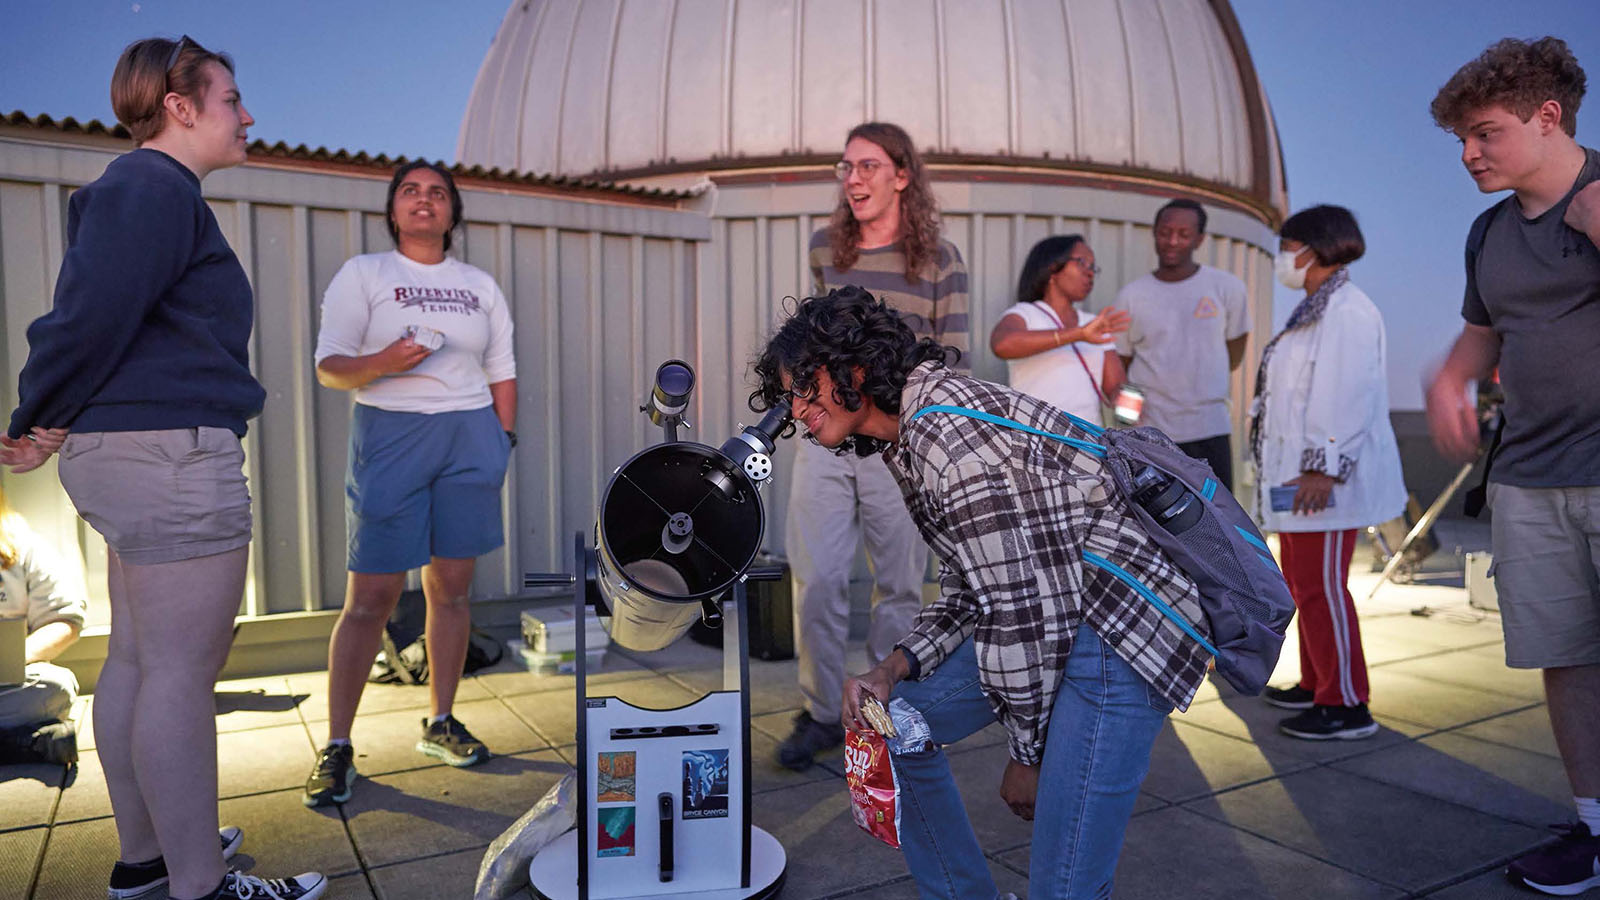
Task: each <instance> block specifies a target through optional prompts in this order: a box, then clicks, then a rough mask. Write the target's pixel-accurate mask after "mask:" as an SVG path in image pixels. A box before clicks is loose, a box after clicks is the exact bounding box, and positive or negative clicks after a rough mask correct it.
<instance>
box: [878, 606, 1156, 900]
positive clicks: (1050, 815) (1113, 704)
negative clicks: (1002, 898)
mask: <svg viewBox="0 0 1600 900" xmlns="http://www.w3.org/2000/svg"><path fill="white" fill-rule="evenodd" d="M895 696H897V697H901V698H903V699H904V700H905V701H906V702H907V703H910V704H911V705H912V706H914V707H916V708H917V709H918V710H919V711H921V713H922V715H923V717H924V718H926V719H927V720H928V727H929V728H930V730H931V731H932V732H933V741H934V749H930V750H927V751H923V752H920V753H910V754H906V755H904V756H896V757H893V762H894V767H895V773H896V774H897V775H898V776H899V783H900V802H901V804H902V806H901V812H900V847H901V850H902V851H903V852H904V853H905V857H906V866H907V867H908V868H910V870H911V876H912V878H913V879H915V880H916V882H917V889H918V891H919V892H920V893H921V895H922V896H923V898H925V900H989V898H993V897H996V896H997V895H998V891H997V889H996V888H995V884H994V880H993V879H992V878H991V877H990V876H989V864H988V861H987V860H986V859H985V858H984V855H983V849H982V848H981V847H979V846H978V839H977V837H976V836H975V835H974V834H973V832H972V825H971V823H970V822H968V821H967V816H966V810H965V808H964V807H963V806H962V804H961V794H960V792H959V791H958V790H957V789H956V783H955V779H954V778H953V777H951V775H950V764H949V761H948V760H947V759H946V758H945V755H944V751H943V750H941V749H937V746H938V745H940V744H952V743H955V742H956V741H959V740H961V739H962V738H964V737H966V736H967V735H969V734H972V733H973V732H975V731H978V730H979V729H981V728H983V727H985V726H987V725H989V724H990V723H991V722H994V721H995V715H994V711H993V710H991V709H990V708H989V701H988V700H987V699H985V698H984V696H983V692H982V691H981V690H980V689H979V686H978V660H977V656H976V655H975V654H974V652H973V647H972V641H971V640H970V639H969V640H968V641H967V642H966V643H965V644H962V645H961V647H960V649H958V650H957V651H956V652H955V653H953V654H951V655H950V657H949V658H948V659H946V660H945V661H944V664H943V665H941V666H939V668H938V669H936V670H934V672H933V673H932V674H931V675H929V676H928V677H927V678H926V679H924V680H922V681H907V682H903V683H901V684H900V685H899V686H898V687H897V688H895ZM1171 712H1172V704H1170V703H1168V702H1167V701H1166V700H1165V699H1164V698H1163V697H1162V696H1161V695H1160V694H1158V693H1157V692H1156V691H1155V690H1154V689H1153V688H1151V687H1150V685H1149V683H1148V682H1146V681H1145V680H1144V679H1143V678H1141V677H1139V675H1138V674H1136V673H1135V672H1134V671H1133V669H1132V668H1130V667H1129V666H1128V664H1127V663H1126V662H1124V661H1123V659H1122V657H1120V656H1118V655H1117V654H1116V653H1115V652H1114V651H1113V650H1112V649H1111V648H1110V647H1107V646H1106V645H1105V644H1104V643H1103V642H1102V641H1101V640H1100V636H1099V635H1097V634H1095V633H1094V631H1093V630H1092V629H1091V628H1089V627H1088V626H1087V625H1083V626H1080V627H1079V628H1078V633H1077V638H1076V641H1075V642H1074V644H1073V647H1072V653H1071V654H1070V655H1069V656H1068V657H1067V670H1066V672H1065V673H1064V675H1063V677H1062V680H1061V687H1060V689H1059V690H1058V691H1057V693H1056V700H1055V707H1054V710H1053V712H1052V713H1051V716H1050V728H1049V732H1048V735H1047V737H1046V741H1045V750H1044V759H1043V761H1042V762H1041V763H1040V767H1039V797H1041V798H1045V797H1048V798H1050V802H1048V803H1039V804H1038V805H1037V806H1035V808H1034V820H1033V854H1032V856H1033V862H1032V865H1031V867H1030V869H1029V872H1028V896H1029V897H1030V898H1032V900H1067V898H1080V897H1083V898H1088V897H1096V898H1098V897H1109V896H1111V878H1112V875H1113V874H1114V873H1115V872H1116V868H1117V856H1118V855H1119V854H1120V853H1121V852H1122V836H1123V833H1124V832H1125V831H1126V830H1127V827H1128V818H1129V817H1130V816H1132V815H1133V804H1134V801H1135V800H1136V799H1137V798H1138V794H1139V785H1140V784H1141V783H1142V782H1143V781H1144V776H1145V773H1146V772H1148V771H1149V769H1150V747H1151V746H1152V745H1153V744H1154V743H1155V739H1156V734H1157V733H1158V732H1159V731H1160V730H1161V726H1162V723H1164V722H1165V721H1166V718H1167V715H1168V714H1169V713H1171Z"/></svg>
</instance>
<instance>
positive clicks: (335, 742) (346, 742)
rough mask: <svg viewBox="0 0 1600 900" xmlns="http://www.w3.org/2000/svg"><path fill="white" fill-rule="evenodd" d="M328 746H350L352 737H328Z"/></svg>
mask: <svg viewBox="0 0 1600 900" xmlns="http://www.w3.org/2000/svg"><path fill="white" fill-rule="evenodd" d="M328 746H329V747H348V746H350V739H349V738H328Z"/></svg>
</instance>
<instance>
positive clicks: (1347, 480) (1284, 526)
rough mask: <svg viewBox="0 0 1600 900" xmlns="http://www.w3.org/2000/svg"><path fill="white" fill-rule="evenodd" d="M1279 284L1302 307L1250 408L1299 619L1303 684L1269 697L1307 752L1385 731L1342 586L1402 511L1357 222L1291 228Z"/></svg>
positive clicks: (1284, 237) (1263, 499) (1328, 218)
mask: <svg viewBox="0 0 1600 900" xmlns="http://www.w3.org/2000/svg"><path fill="white" fill-rule="evenodd" d="M1279 238H1280V244H1279V251H1278V256H1277V259H1276V265H1275V268H1276V271H1277V276H1278V280H1279V281H1280V282H1282V283H1283V284H1284V286H1286V287H1289V288H1291V289H1294V290H1301V289H1303V290H1304V291H1305V292H1306V296H1305V299H1303V300H1301V301H1300V303H1299V305H1297V306H1296V307H1295V309H1294V312H1293V314H1291V315H1290V316H1289V321H1288V323H1287V324H1286V325H1285V326H1284V328H1283V330H1282V331H1280V332H1279V333H1278V334H1277V335H1276V336H1275V337H1273V339H1272V341H1271V343H1269V344H1267V347H1266V349H1265V350H1264V351H1263V352H1262V356H1261V368H1260V369H1259V370H1258V372H1257V375H1256V397H1255V402H1254V403H1253V404H1252V405H1251V423H1250V452H1251V456H1252V458H1253V460H1254V462H1255V465H1256V469H1257V473H1258V474H1257V478H1256V484H1257V488H1256V490H1257V494H1258V497H1257V501H1258V502H1257V507H1256V508H1257V510H1258V511H1259V512H1258V515H1259V516H1260V518H1261V523H1262V526H1263V527H1264V528H1265V529H1268V530H1272V531H1276V532H1278V540H1279V545H1280V548H1281V553H1282V557H1283V558H1282V560H1281V562H1282V565H1283V574H1284V577H1285V578H1286V579H1287V580H1288V582H1289V590H1290V592H1291V593H1292V594H1293V595H1294V601H1295V606H1296V607H1297V609H1298V613H1299V614H1298V615H1297V616H1296V621H1297V622H1298V628H1299V635H1300V681H1299V683H1298V684H1296V685H1293V686H1291V687H1287V688H1268V689H1267V691H1266V693H1265V695H1264V697H1265V699H1266V701H1267V702H1268V703H1271V704H1272V705H1274V706H1278V707H1282V708H1285V709H1295V710H1300V711H1301V712H1299V713H1298V714H1297V715H1295V716H1292V717H1290V718H1288V719H1285V720H1284V721H1283V722H1281V723H1280V724H1279V726H1278V727H1279V729H1280V730H1282V731H1283V733H1285V734H1287V735H1289V736H1291V737H1297V738H1304V739H1306V740H1335V739H1339V740H1353V739H1357V738H1364V737H1370V736H1371V735H1373V734H1375V733H1376V732H1377V730H1378V726H1377V723H1375V722H1373V721H1372V716H1371V714H1370V713H1369V712H1368V711H1367V667H1366V660H1365V658H1364V657H1363V655H1362V652H1361V629H1360V626H1359V624H1358V623H1357V621H1356V609H1355V601H1354V599H1353V598H1352V597H1351V596H1350V590H1349V588H1348V587H1347V586H1346V582H1347V580H1348V578H1349V573H1350V556H1351V553H1352V551H1353V550H1354V548H1355V540H1356V529H1358V528H1362V527H1365V526H1367V525H1371V524H1373V523H1375V522H1383V521H1387V520H1388V519H1392V518H1394V517H1395V516H1397V515H1399V514H1400V511H1401V510H1402V509H1404V507H1405V500H1406V492H1405V485H1404V482H1403V480H1402V478H1401V474H1400V453H1399V450H1398V448H1397V447H1396V445H1395V440H1394V431H1393V429H1392V428H1391V427H1390V425H1389V391H1388V385H1387V375H1386V372H1385V366H1384V363H1385V359H1384V355H1385V339H1384V330H1383V318H1382V317H1381V316H1380V315H1379V313H1378V308H1377V307H1376V306H1375V305H1373V303H1372V300H1370V299H1369V298H1368V297H1367V295H1366V294H1365V293H1363V292H1362V291H1361V289H1360V288H1358V287H1356V286H1355V285H1354V284H1351V283H1350V275H1349V272H1348V270H1347V269H1346V266H1348V265H1349V264H1350V263H1352V262H1355V261H1356V260H1357V259H1360V258H1361V255H1362V254H1363V253H1365V252H1366V243H1365V241H1364V240H1363V238H1362V237H1361V229H1360V228H1359V227H1358V226H1357V225H1356V220H1355V216H1353V215H1351V213H1350V211H1349V210H1347V209H1345V208H1343V207H1340V206H1313V207H1311V208H1310V209H1306V210H1302V211H1300V212H1298V213H1296V214H1294V215H1293V216H1290V217H1289V219H1288V221H1286V222H1284V223H1283V229H1282V230H1281V231H1280V232H1279Z"/></svg>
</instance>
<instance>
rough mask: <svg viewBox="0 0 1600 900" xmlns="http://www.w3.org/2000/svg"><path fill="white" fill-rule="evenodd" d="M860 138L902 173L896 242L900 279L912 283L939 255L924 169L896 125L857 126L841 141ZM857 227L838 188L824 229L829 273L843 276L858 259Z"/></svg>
mask: <svg viewBox="0 0 1600 900" xmlns="http://www.w3.org/2000/svg"><path fill="white" fill-rule="evenodd" d="M856 138H861V139H862V140H867V141H871V142H872V143H874V144H877V145H878V146H879V147H882V148H883V152H884V153H886V154H888V156H889V161H890V162H893V163H894V166H895V168H896V169H897V170H899V171H902V172H905V173H906V179H907V181H908V183H907V184H906V188H905V190H903V191H901V192H900V243H901V246H902V247H903V248H904V251H905V256H906V280H907V281H909V282H911V283H912V284H916V283H917V282H918V281H920V280H921V276H920V275H919V274H918V273H919V272H921V271H922V268H923V266H926V265H927V264H928V263H929V262H930V261H932V260H933V259H934V258H935V256H936V255H937V254H938V252H939V204H938V202H937V201H935V200H934V199H933V187H932V186H931V185H930V184H929V183H928V170H927V168H925V167H924V166H923V165H922V156H921V154H919V153H917V147H916V145H915V144H913V143H912V142H911V135H909V134H906V130H905V129H904V128H901V127H900V126H899V125H892V124H890V123H888V122H863V123H862V124H860V125H857V126H856V127H854V128H852V129H850V134H849V135H847V136H846V137H845V139H844V142H845V143H846V144H848V143H850V142H851V141H853V140H855V139H856ZM860 243H861V223H860V222H857V221H856V216H855V213H853V212H851V211H850V203H849V202H848V201H847V200H846V199H845V196H844V188H843V186H841V187H840V189H839V204H838V205H837V206H835V207H834V208H833V219H832V220H831V221H830V222H829V224H828V245H829V247H830V249H831V250H832V251H833V265H834V268H837V269H839V270H840V271H845V270H848V269H849V268H851V267H852V266H854V265H855V264H856V260H857V259H859V258H860V257H861V248H860V247H859V246H858V245H859V244H860Z"/></svg>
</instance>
